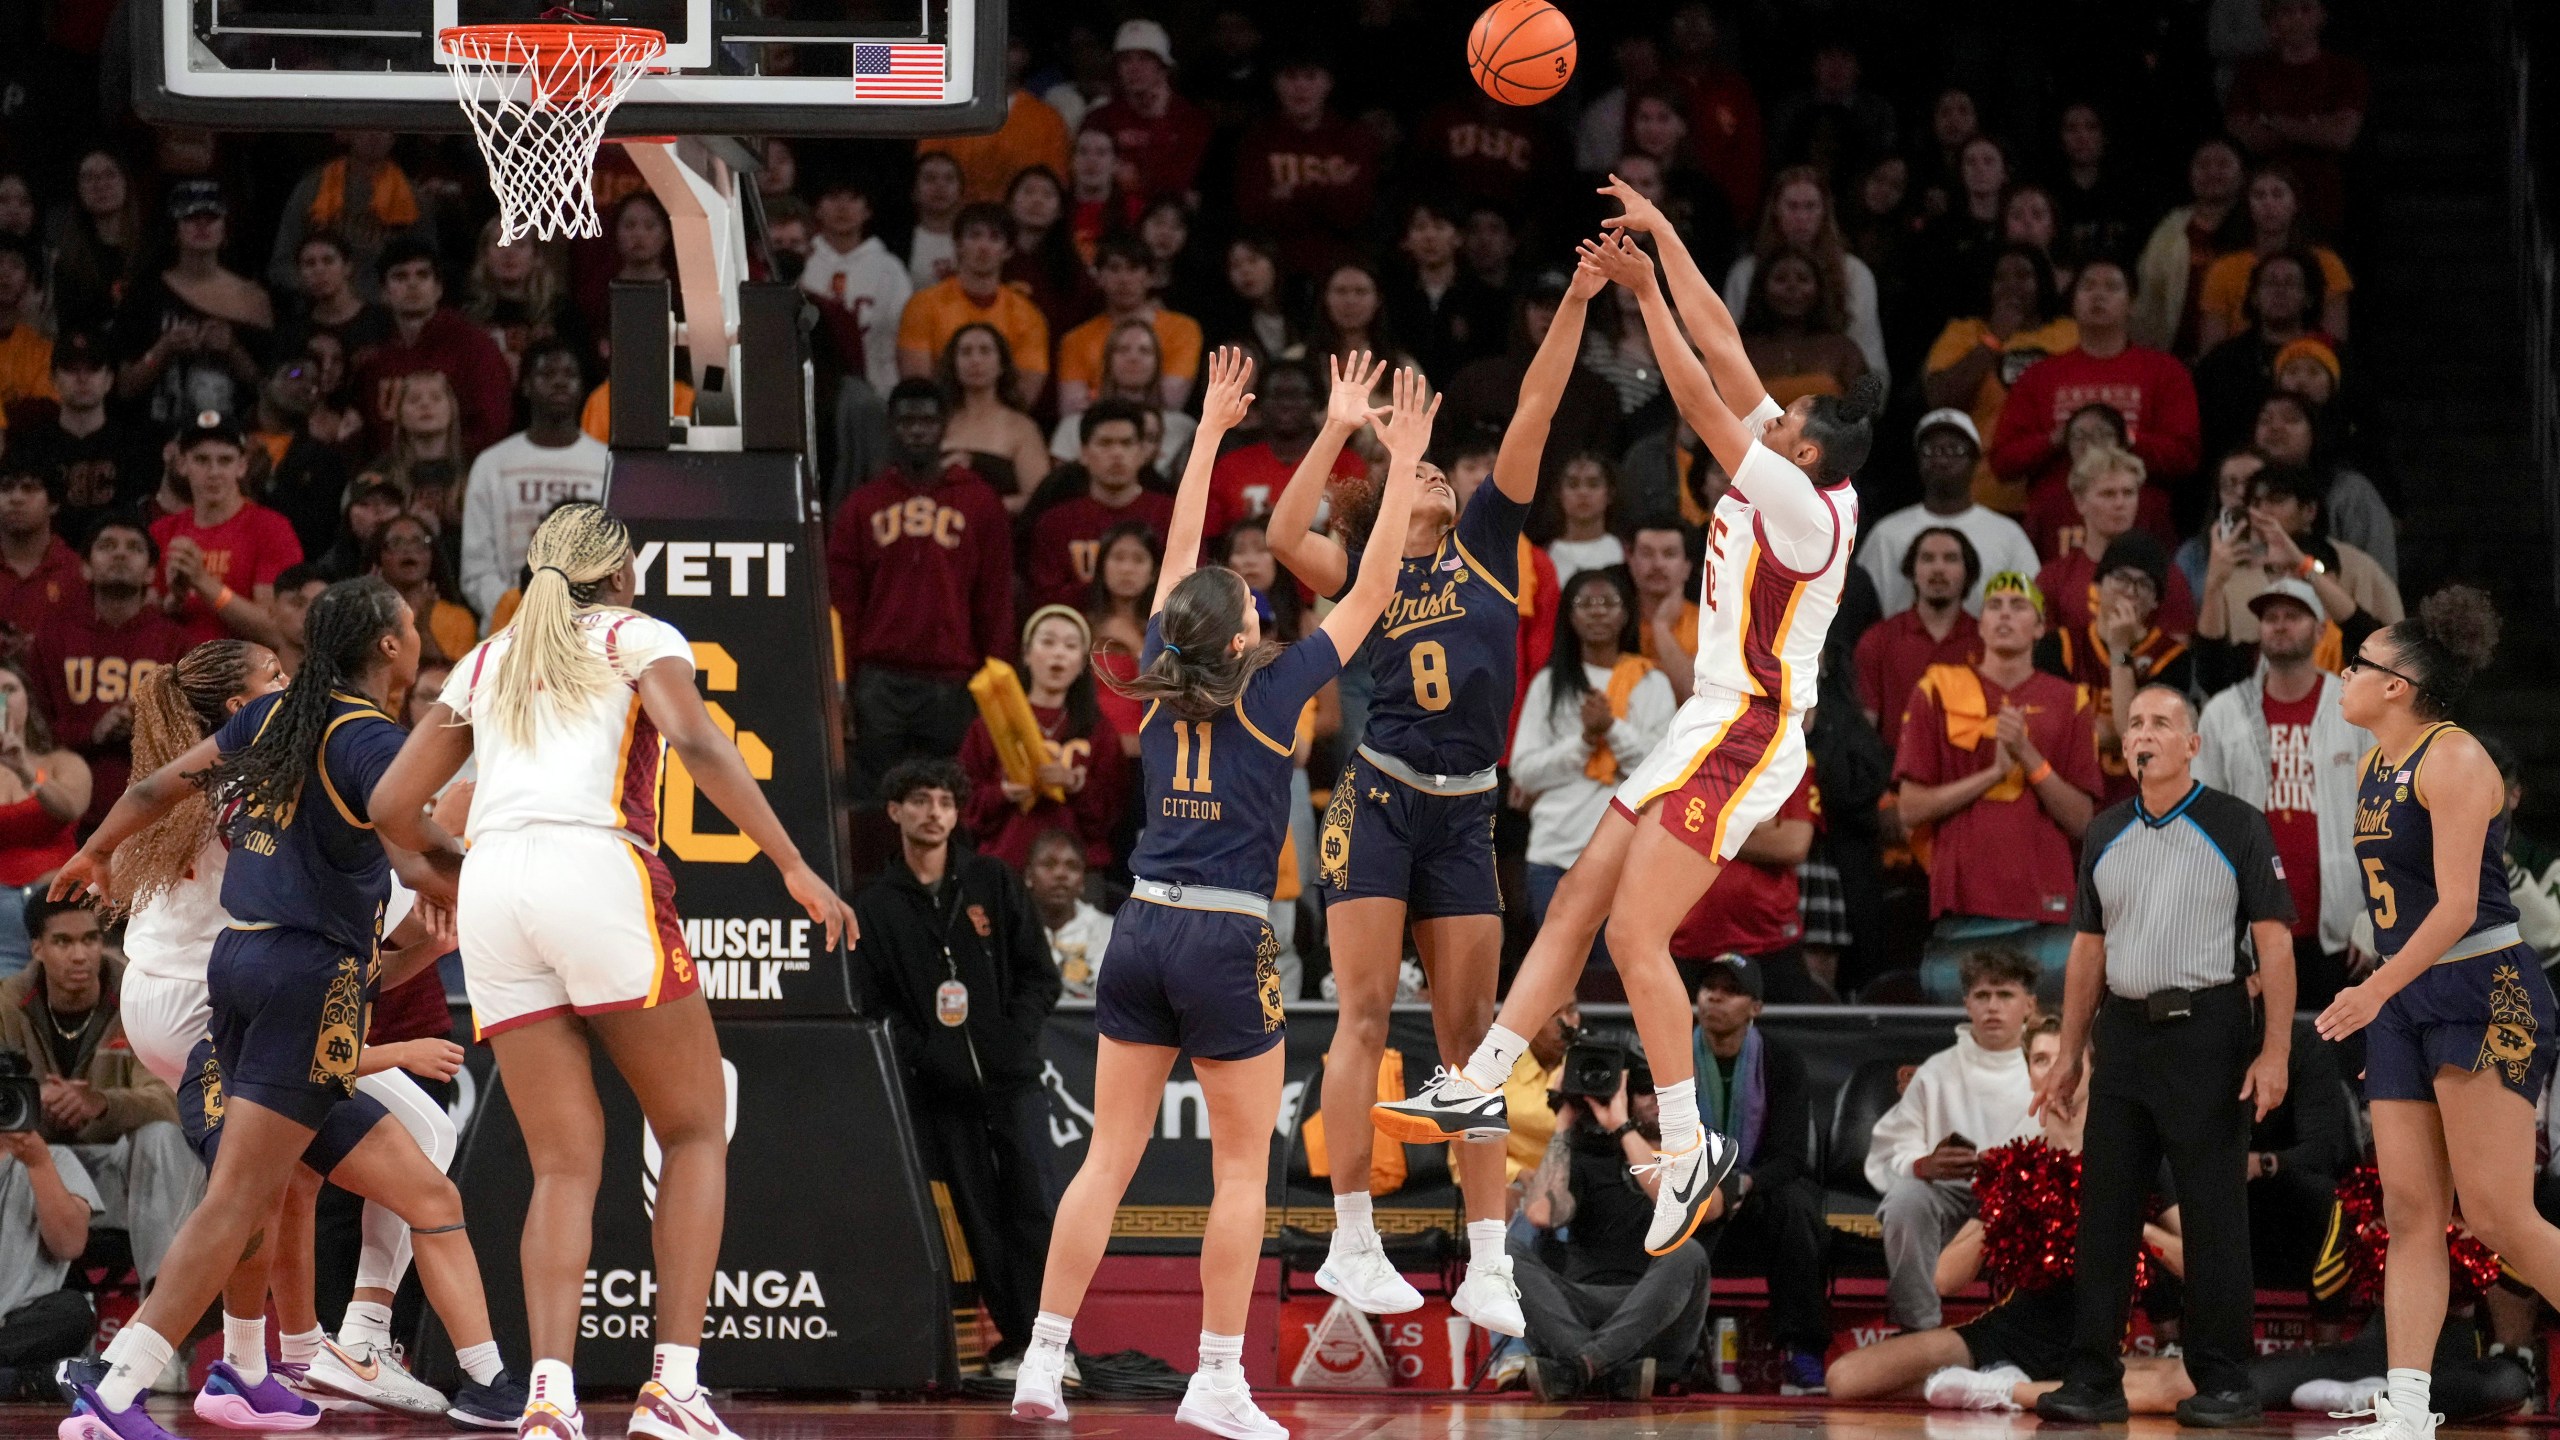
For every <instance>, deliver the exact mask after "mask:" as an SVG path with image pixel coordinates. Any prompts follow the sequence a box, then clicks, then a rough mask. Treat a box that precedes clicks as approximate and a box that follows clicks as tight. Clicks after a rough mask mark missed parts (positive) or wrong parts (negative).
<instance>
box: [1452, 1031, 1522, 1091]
mask: <svg viewBox="0 0 2560 1440" xmlns="http://www.w3.org/2000/svg"><path fill="white" fill-rule="evenodd" d="M1528 1048H1529V1042H1528V1041H1527V1040H1525V1039H1522V1038H1521V1037H1520V1036H1518V1035H1514V1034H1513V1033H1511V1032H1510V1031H1508V1030H1505V1029H1503V1028H1502V1027H1501V1026H1499V1025H1496V1026H1494V1027H1493V1028H1492V1029H1490V1030H1487V1031H1486V1032H1484V1039H1483V1040H1481V1041H1479V1042H1477V1044H1476V1053H1475V1054H1474V1055H1473V1056H1471V1057H1469V1059H1468V1060H1467V1068H1466V1069H1465V1070H1464V1071H1463V1072H1461V1073H1463V1074H1464V1075H1465V1076H1466V1077H1467V1083H1468V1084H1470V1085H1473V1086H1475V1087H1476V1088H1477V1089H1479V1090H1481V1091H1483V1092H1484V1093H1486V1094H1487V1095H1491V1094H1493V1093H1495V1092H1496V1091H1499V1090H1500V1089H1501V1088H1502V1087H1503V1085H1504V1084H1505V1083H1507V1082H1508V1081H1509V1080H1510V1079H1511V1067H1512V1066H1513V1065H1516V1064H1518V1063H1519V1061H1520V1056H1521V1055H1522V1054H1523V1053H1524V1052H1526V1051H1527V1050H1528Z"/></svg>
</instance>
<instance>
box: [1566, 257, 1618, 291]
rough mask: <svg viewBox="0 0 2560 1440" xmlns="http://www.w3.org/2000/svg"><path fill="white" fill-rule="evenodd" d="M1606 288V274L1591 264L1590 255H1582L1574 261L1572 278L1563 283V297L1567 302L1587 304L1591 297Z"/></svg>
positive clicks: (1607, 280) (1607, 282)
mask: <svg viewBox="0 0 2560 1440" xmlns="http://www.w3.org/2000/svg"><path fill="white" fill-rule="evenodd" d="M1608 288H1609V276H1608V274H1607V273H1606V272H1604V271H1603V270H1601V268H1600V267H1599V266H1598V265H1597V264H1595V263H1593V261H1592V259H1591V257H1590V255H1588V254H1584V255H1582V256H1580V257H1579V258H1577V259H1576V260H1575V261H1574V265H1573V278H1572V279H1570V280H1568V281H1566V282H1565V287H1564V295H1565V298H1566V299H1568V300H1573V301H1578V302H1585V303H1587V302H1588V301H1589V300H1590V299H1591V297H1592V296H1594V295H1597V294H1599V293H1600V292H1601V291H1603V290H1606V289H1608Z"/></svg>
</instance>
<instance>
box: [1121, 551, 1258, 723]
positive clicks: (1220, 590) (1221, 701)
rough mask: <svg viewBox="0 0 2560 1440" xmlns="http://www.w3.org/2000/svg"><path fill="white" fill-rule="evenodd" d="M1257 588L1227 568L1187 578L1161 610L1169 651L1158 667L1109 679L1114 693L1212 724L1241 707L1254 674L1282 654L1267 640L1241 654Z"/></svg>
mask: <svg viewBox="0 0 2560 1440" xmlns="http://www.w3.org/2000/svg"><path fill="white" fill-rule="evenodd" d="M1252 603H1253V590H1252V587H1250V586H1248V585H1246V584H1245V583H1244V577H1243V576H1241V575H1239V574H1237V573H1236V572H1234V571H1233V570H1230V569H1228V568H1227V567H1225V566H1224V565H1203V566H1201V567H1200V568H1199V569H1197V570H1194V571H1192V572H1191V573H1190V574H1188V575H1186V576H1184V577H1182V580H1181V583H1179V584H1177V585H1175V586H1174V587H1173V593H1172V594H1170V595H1167V596H1166V597H1164V609H1163V610H1162V611H1160V612H1159V617H1160V624H1161V626H1162V631H1161V633H1162V634H1163V637H1164V649H1163V650H1162V651H1160V652H1158V653H1157V655H1156V659H1155V663H1154V664H1152V665H1150V666H1148V667H1147V668H1146V669H1144V670H1141V671H1139V672H1138V673H1137V674H1136V675H1133V676H1131V677H1130V678H1128V679H1127V680H1119V679H1115V678H1113V677H1111V676H1108V675H1106V676H1104V677H1103V681H1104V683H1105V684H1108V685H1109V686H1110V687H1111V688H1112V689H1113V690H1114V691H1116V692H1118V693H1119V694H1122V695H1125V696H1127V697H1128V698H1130V699H1132V700H1135V701H1138V702H1139V703H1141V704H1152V703H1155V702H1158V701H1161V702H1163V703H1165V704H1167V705H1171V706H1172V707H1173V713H1175V714H1176V715H1179V716H1181V717H1182V718H1183V719H1185V720H1206V719H1208V718H1209V717H1210V716H1212V715H1215V714H1217V713H1218V712H1219V711H1221V710H1224V709H1226V708H1227V707H1228V706H1230V705H1233V704H1235V703H1236V700H1237V699H1238V698H1239V697H1241V696H1242V695H1243V694H1244V687H1245V682H1247V681H1249V680H1251V679H1252V678H1253V672H1255V671H1256V670H1259V669H1261V668H1262V667H1263V666H1265V665H1268V664H1270V663H1271V662H1272V660H1274V659H1275V658H1277V657H1278V656H1279V654H1280V647H1279V646H1277V645H1274V644H1272V643H1271V642H1270V641H1268V640H1266V641H1264V642H1263V643H1262V644H1260V645H1256V646H1254V647H1253V648H1252V649H1250V650H1245V651H1242V652H1238V651H1237V650H1236V648H1235V639H1236V637H1237V636H1238V635H1241V634H1243V633H1244V616H1245V607H1246V606H1248V605H1251V604H1252Z"/></svg>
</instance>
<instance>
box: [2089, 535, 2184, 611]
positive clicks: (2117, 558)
mask: <svg viewBox="0 0 2560 1440" xmlns="http://www.w3.org/2000/svg"><path fill="white" fill-rule="evenodd" d="M2118 570H2139V571H2141V572H2142V573H2143V574H2144V575H2146V576H2148V577H2150V580H2151V593H2153V594H2154V595H2164V594H2166V593H2168V587H2169V552H2168V551H2166V550H2164V549H2162V548H2161V546H2160V540H2159V537H2157V536H2155V535H2153V534H2152V533H2151V532H2149V531H2147V530H2128V531H2126V532H2125V533H2123V534H2122V535H2119V536H2117V537H2116V538H2115V539H2113V540H2110V541H2108V542H2107V551H2106V553H2105V554H2103V555H2101V556H2099V557H2098V572H2097V573H2098V578H2099V579H2101V580H2104V579H2106V578H2107V577H2108V576H2110V575H2112V574H2114V573H2115V572H2117V571H2118Z"/></svg>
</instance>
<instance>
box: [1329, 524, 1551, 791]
mask: <svg viewBox="0 0 2560 1440" xmlns="http://www.w3.org/2000/svg"><path fill="white" fill-rule="evenodd" d="M1528 518H1529V507H1528V506H1526V505H1523V504H1521V503H1520V502H1518V501H1516V500H1514V499H1512V498H1511V497H1510V496H1508V495H1505V494H1503V493H1502V487H1501V486H1499V485H1496V484H1493V483H1492V482H1491V481H1487V482H1486V483H1484V484H1483V485H1480V486H1477V487H1476V493H1475V498H1474V499H1472V500H1470V501H1468V502H1467V508H1466V510H1465V511H1464V512H1463V513H1461V514H1460V515H1459V516H1458V523H1457V524H1456V525H1455V526H1452V527H1451V528H1450V531H1449V533H1448V534H1447V535H1446V536H1444V537H1442V539H1441V541H1440V546H1439V548H1438V549H1436V550H1434V551H1432V552H1431V553H1430V554H1428V555H1417V556H1412V557H1409V558H1407V559H1406V561H1405V562H1404V565H1403V568H1401V569H1399V570H1398V571H1396V593H1395V596H1394V598H1392V599H1390V600H1389V601H1387V613H1386V614H1384V615H1382V616H1380V617H1379V618H1378V628H1377V629H1376V630H1375V631H1374V632H1372V633H1371V634H1370V636H1369V638H1368V640H1367V641H1365V642H1364V643H1363V644H1362V645H1361V647H1360V654H1361V655H1363V656H1364V657H1366V658H1367V660H1368V662H1369V674H1370V677H1371V681H1372V683H1373V684H1374V685H1375V686H1376V689H1375V690H1374V691H1373V693H1372V694H1371V696H1370V698H1369V723H1368V728H1367V729H1366V730H1365V731H1363V732H1362V733H1361V736H1360V738H1361V740H1362V742H1363V743H1365V744H1367V745H1369V746H1370V747H1371V748H1372V749H1375V750H1377V751H1378V752H1380V753H1381V754H1385V755H1391V756H1394V757H1395V758H1396V759H1398V760H1401V761H1403V762H1404V763H1406V764H1407V765H1410V766H1412V767H1413V768H1414V769H1416V770H1419V771H1422V772H1423V773H1424V774H1426V775H1466V774H1472V773H1474V772H1475V771H1478V770H1490V769H1492V768H1493V767H1494V766H1496V765H1499V764H1501V763H1502V760H1503V750H1504V748H1505V742H1506V741H1507V740H1508V739H1509V732H1510V728H1511V702H1512V699H1513V698H1514V693H1515V692H1516V690H1517V689H1518V687H1519V675H1520V651H1519V645H1520V527H1521V525H1522V523H1523V522H1525V521H1526V520H1527V519H1528ZM1359 574H1360V552H1359V551H1358V550H1354V551H1352V552H1351V567H1350V569H1349V570H1348V571H1346V572H1345V578H1344V580H1343V583H1342V589H1341V590H1340V591H1337V592H1335V595H1334V598H1335V599H1337V600H1339V599H1341V598H1342V596H1343V595H1345V594H1348V593H1349V592H1350V589H1351V585H1352V581H1353V580H1354V579H1356V578H1357V577H1358V576H1359Z"/></svg>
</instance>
